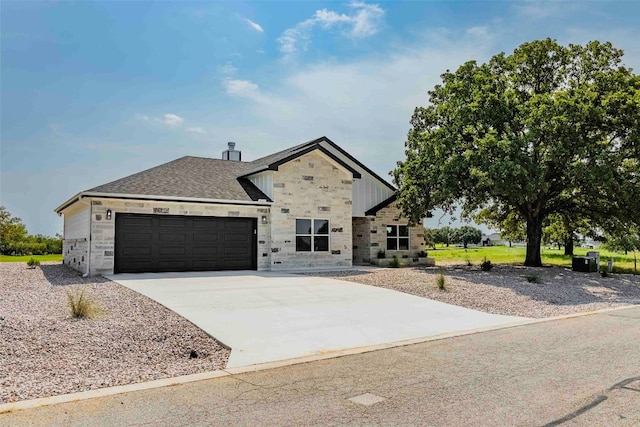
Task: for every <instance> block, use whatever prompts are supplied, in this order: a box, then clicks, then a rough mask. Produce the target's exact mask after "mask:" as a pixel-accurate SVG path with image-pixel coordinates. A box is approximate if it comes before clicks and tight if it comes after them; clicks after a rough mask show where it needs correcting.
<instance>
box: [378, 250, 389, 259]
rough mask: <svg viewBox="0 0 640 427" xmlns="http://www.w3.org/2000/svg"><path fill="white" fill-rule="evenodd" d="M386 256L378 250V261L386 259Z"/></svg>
mask: <svg viewBox="0 0 640 427" xmlns="http://www.w3.org/2000/svg"><path fill="white" fill-rule="evenodd" d="M386 256H387V255H386V254H385V253H384V251H383V250H382V249H380V250H379V251H378V259H383V258H386Z"/></svg>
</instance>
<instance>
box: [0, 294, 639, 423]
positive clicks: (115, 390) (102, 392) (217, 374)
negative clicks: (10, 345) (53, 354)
mask: <svg viewBox="0 0 640 427" xmlns="http://www.w3.org/2000/svg"><path fill="white" fill-rule="evenodd" d="M638 307H640V306H638V305H629V306H624V307H615V308H605V309H602V310H596V311H587V312H584V313H573V314H566V315H562V316H555V317H547V318H542V319H526V320H523V321H519V322H514V323H509V324H505V325H499V326H489V327H485V328H477V329H468V330H464V331H458V332H449V333H445V334H440V335H433V336H429V337H423V338H414V339H409V340H403V341H395V342H391V343H385V344H377V345H372V346H366V347H355V348H349V349H344V350H336V351H328V352H325V353H320V354H313V355H309V356H302V357H297V358H294V359H286V360H278V361H275V362H267V363H260V364H257V365H248V366H239V367H235V368H228V369H222V370H219V371H210V372H203V373H199V374H191V375H183V376H179V377H173V378H163V379H160V380H154V381H148V382H144V383H135V384H127V385H122V386H115V387H107V388H101V389H96V390H89V391H81V392H77V393H69V394H62V395H58V396H51V397H41V398H38V399H31V400H22V401H19V402H12V403H4V404H0V414H3V413H7V412H15V411H20V410H24V409H33V408H38V407H40V406H49V405H57V404H60V403H68V402H75V401H79V400H87V399H95V398H99V397H108V396H114V395H118V394H124V393H131V392H136V391H142V390H149V389H155V388H161V387H168V386H174V385H180V384H188V383H191V382H196V381H203V380H211V379H215V378H222V377H228V376H233V375H240V374H244V373H249V372H256V371H264V370H268V369H275V368H282V367H285V366H291V365H297V364H301V363H309V362H315V361H319V360H326V359H333V358H337V357H343V356H351V355H355V354H361V353H368V352H371V351H378V350H386V349H390V348H395V347H404V346H408V345H413V344H421V343H425V342H429V341H438V340H443V339H447V338H455V337H460V336H465V335H473V334H478V333H483V332H490V331H497V330H501V329H509V328H516V327H520V326H527V325H533V324H537V323H545V322H553V321H558V320H565V319H572V318H576V317H585V316H593V315H596V314H606V313H610V312H615V311H622V310H629V309H633V308H638Z"/></svg>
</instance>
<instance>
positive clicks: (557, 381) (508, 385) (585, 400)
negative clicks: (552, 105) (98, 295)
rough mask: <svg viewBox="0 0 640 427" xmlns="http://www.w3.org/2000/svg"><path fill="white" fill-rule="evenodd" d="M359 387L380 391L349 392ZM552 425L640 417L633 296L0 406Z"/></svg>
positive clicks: (219, 421)
mask: <svg viewBox="0 0 640 427" xmlns="http://www.w3.org/2000/svg"><path fill="white" fill-rule="evenodd" d="M367 393H369V395H367ZM362 395H365V397H364V398H363V399H364V400H365V401H367V402H369V403H371V402H374V401H378V402H377V403H373V404H371V405H363V404H361V403H355V402H353V401H352V400H349V399H351V398H354V397H358V396H362ZM560 424H564V425H571V426H573V425H584V426H599V425H602V426H638V425H640V307H636V308H632V309H625V310H617V311H611V312H607V313H601V314H598V315H592V316H583V317H577V318H570V319H564V320H557V321H551V322H545V323H538V324H533V325H527V326H520V327H515V328H509V329H502V330H497V331H491V332H484V333H478V334H474V335H467V336H462V337H456V338H449V339H444V340H439V341H431V342H426V343H422V344H415V345H409V346H404V347H397V348H393V349H388V350H381V351H375V352H369V353H363V354H359V355H353V356H345V357H340V358H335V359H327V360H321V361H317V362H312V363H306V364H300V365H293V366H288V367H284V368H278V369H272V370H267V371H259V372H252V373H246V374H241V375H234V376H229V377H223V378H218V379H213V380H205V381H200V382H195V383H190V384H184V385H178V386H172V387H166V388H160V389H153V390H146V391H140V392H134V393H128V394H123V395H116V396H110V397H105V398H100V399H93V400H86V401H80V402H73V403H66V404H59V405H54V406H49V407H41V408H36V409H31V410H25V411H17V412H14V413H9V414H3V415H0V425H2V426H12V427H19V426H34V425H35V426H37V425H46V426H125V425H127V426H128V425H135V426H143V425H144V426H146V425H149V426H152V425H153V426H165V425H166V426H204V425H226V426H229V425H246V426H259V425H269V426H271V425H278V426H286V425H305V426H306V425H393V426H397V425H436V426H448V425H451V426H460V425H474V426H482V425H487V426H496V425H500V426H503V425H505V426H511V425H514V426H515V425H518V426H521V425H524V426H534V425H536V426H538V425H560Z"/></svg>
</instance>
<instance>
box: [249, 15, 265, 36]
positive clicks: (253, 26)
mask: <svg viewBox="0 0 640 427" xmlns="http://www.w3.org/2000/svg"><path fill="white" fill-rule="evenodd" d="M244 19H245V21H247V23H249V25H250V26H251V28H253V29H254V30H256V31H257V32H259V33H264V29H263V28H262V26H261V25H260V24H257V23H255V22H253V21H252V20H251V19H249V18H244Z"/></svg>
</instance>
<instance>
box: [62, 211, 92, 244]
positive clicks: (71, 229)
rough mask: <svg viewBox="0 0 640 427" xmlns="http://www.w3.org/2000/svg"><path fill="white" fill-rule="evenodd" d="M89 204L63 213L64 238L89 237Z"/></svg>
mask: <svg viewBox="0 0 640 427" xmlns="http://www.w3.org/2000/svg"><path fill="white" fill-rule="evenodd" d="M89 212H90V211H89V206H88V205H83V206H82V208H80V209H79V210H77V211H75V212H73V213H68V214H65V215H64V239H65V240H71V239H86V238H88V237H89V216H90V213H89Z"/></svg>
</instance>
